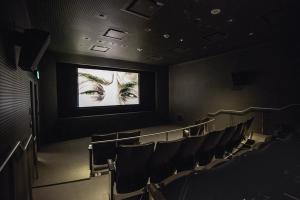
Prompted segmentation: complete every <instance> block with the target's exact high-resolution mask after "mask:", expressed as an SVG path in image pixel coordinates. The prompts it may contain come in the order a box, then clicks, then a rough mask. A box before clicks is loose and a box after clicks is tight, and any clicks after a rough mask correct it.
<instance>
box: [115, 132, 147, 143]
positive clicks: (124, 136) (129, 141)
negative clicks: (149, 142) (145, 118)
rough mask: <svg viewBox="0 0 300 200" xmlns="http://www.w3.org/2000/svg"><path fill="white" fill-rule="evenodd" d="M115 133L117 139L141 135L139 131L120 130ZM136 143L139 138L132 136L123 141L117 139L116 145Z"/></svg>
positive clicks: (138, 141)
mask: <svg viewBox="0 0 300 200" xmlns="http://www.w3.org/2000/svg"><path fill="white" fill-rule="evenodd" d="M117 135H118V139H123V138H130V137H137V136H140V135H141V131H130V132H120V133H118V134H117ZM136 144H140V138H133V139H128V140H123V141H117V146H118V145H136Z"/></svg>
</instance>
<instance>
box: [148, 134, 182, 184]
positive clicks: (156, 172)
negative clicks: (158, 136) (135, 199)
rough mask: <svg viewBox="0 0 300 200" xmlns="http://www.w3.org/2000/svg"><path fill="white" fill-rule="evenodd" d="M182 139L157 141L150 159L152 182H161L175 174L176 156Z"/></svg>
mask: <svg viewBox="0 0 300 200" xmlns="http://www.w3.org/2000/svg"><path fill="white" fill-rule="evenodd" d="M182 141H183V139H179V140H174V141H167V142H165V141H159V142H157V144H156V147H155V151H154V153H153V155H152V157H151V161H150V181H151V182H152V183H160V182H161V181H163V180H164V179H165V178H167V177H169V176H171V175H173V174H174V172H175V170H176V168H175V163H174V158H175V156H176V154H177V153H178V150H179V148H180V146H181V143H182Z"/></svg>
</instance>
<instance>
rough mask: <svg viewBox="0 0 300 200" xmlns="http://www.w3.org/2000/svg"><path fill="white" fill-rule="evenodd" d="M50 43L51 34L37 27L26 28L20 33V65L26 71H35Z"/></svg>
mask: <svg viewBox="0 0 300 200" xmlns="http://www.w3.org/2000/svg"><path fill="white" fill-rule="evenodd" d="M49 43H50V34H49V33H48V32H45V31H41V30H37V29H26V30H24V33H18V44H19V45H20V46H21V52H20V57H19V62H18V65H19V66H20V67H21V68H22V69H23V70H26V71H34V70H36V69H37V65H38V63H39V62H40V60H41V58H42V56H43V55H44V53H45V51H46V50H47V47H48V46H49Z"/></svg>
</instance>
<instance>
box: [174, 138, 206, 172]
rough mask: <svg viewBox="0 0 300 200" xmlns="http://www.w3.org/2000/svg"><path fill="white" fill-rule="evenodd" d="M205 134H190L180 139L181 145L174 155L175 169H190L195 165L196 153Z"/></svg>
mask: <svg viewBox="0 0 300 200" xmlns="http://www.w3.org/2000/svg"><path fill="white" fill-rule="evenodd" d="M205 138H206V135H205V136H191V137H188V138H185V139H184V140H183V141H182V145H181V147H180V149H179V151H178V154H177V155H176V157H175V159H176V160H175V162H176V169H177V171H184V170H191V169H194V167H195V165H196V158H195V156H196V153H197V152H198V150H199V149H200V148H201V146H202V144H203V142H204V140H205Z"/></svg>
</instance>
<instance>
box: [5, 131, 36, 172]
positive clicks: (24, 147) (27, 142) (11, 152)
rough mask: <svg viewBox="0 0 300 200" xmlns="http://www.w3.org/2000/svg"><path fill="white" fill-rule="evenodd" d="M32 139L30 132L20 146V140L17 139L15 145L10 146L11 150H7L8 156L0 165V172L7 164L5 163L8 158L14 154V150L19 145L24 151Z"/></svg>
mask: <svg viewBox="0 0 300 200" xmlns="http://www.w3.org/2000/svg"><path fill="white" fill-rule="evenodd" d="M31 140H32V134H30V136H29V138H28V140H27V141H26V143H25V145H24V146H22V142H21V141H20V140H19V141H18V142H17V143H16V144H15V146H14V147H13V148H12V150H11V151H10V152H9V154H8V156H7V157H6V158H5V160H4V162H3V163H2V164H1V166H0V173H1V172H2V170H3V169H4V168H5V166H6V165H7V163H8V162H9V161H10V159H11V158H12V157H13V155H14V154H15V152H16V151H17V149H18V148H19V147H20V149H21V150H22V151H23V152H25V151H26V150H27V149H28V146H29V144H30V142H31Z"/></svg>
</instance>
